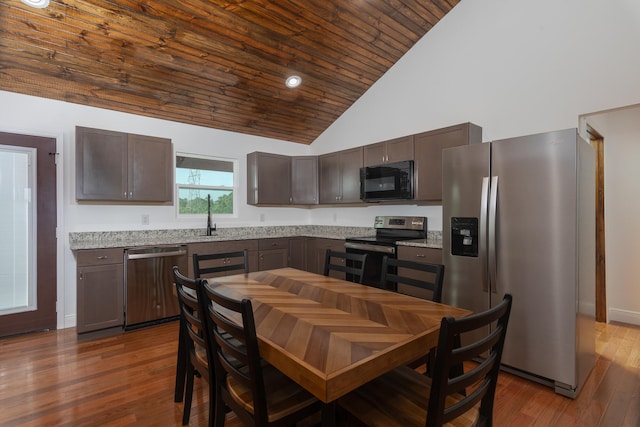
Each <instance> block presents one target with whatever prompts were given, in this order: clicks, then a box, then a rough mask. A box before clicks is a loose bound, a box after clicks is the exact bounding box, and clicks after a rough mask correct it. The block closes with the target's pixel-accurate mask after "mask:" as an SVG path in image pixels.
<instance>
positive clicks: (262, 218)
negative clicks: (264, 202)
mask: <svg viewBox="0 0 640 427" xmlns="http://www.w3.org/2000/svg"><path fill="white" fill-rule="evenodd" d="M260 222H264V214H263V213H261V214H260Z"/></svg>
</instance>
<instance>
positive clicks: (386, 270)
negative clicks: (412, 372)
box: [380, 255, 444, 375]
mask: <svg viewBox="0 0 640 427" xmlns="http://www.w3.org/2000/svg"><path fill="white" fill-rule="evenodd" d="M381 270H382V272H381V277H380V283H381V284H382V287H383V288H384V289H387V290H390V291H394V292H400V293H404V294H408V295H413V296H420V297H423V298H428V299H430V300H431V301H433V302H438V303H439V302H442V285H443V283H444V265H442V264H430V263H422V262H416V261H409V260H399V259H396V258H389V257H388V256H386V255H385V256H384V257H383V258H382V269H381ZM435 358H436V349H435V348H432V349H431V350H429V354H427V355H426V356H424V357H421V358H419V359H417V360H415V361H414V362H411V363H409V364H408V366H410V367H412V368H414V369H417V368H418V367H421V366H422V365H424V366H425V374H427V375H430V374H431V370H432V369H433V364H434V363H435Z"/></svg>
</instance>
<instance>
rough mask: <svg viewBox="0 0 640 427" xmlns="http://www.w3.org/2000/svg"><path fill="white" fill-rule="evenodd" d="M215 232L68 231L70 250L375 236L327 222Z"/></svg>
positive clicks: (367, 229) (368, 231) (370, 231)
mask: <svg viewBox="0 0 640 427" xmlns="http://www.w3.org/2000/svg"><path fill="white" fill-rule="evenodd" d="M213 234H214V235H213V236H206V235H205V230H204V229H202V228H200V229H173V230H133V231H95V232H93V231H92V232H72V233H69V246H70V248H71V250H74V251H75V250H80V249H100V248H119V247H136V246H151V245H175V244H184V243H193V242H217V241H220V242H222V241H226V240H244V239H267V238H274V237H296V236H299V237H321V238H327V239H345V238H347V237H358V236H372V235H374V234H375V230H374V229H373V228H372V227H338V226H328V225H291V226H267V227H235V228H219V229H218V230H216V231H215V232H214V233H213Z"/></svg>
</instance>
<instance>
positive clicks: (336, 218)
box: [333, 213, 338, 223]
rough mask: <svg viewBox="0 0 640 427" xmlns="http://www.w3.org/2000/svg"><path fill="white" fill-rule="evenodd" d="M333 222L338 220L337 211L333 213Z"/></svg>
mask: <svg viewBox="0 0 640 427" xmlns="http://www.w3.org/2000/svg"><path fill="white" fill-rule="evenodd" d="M333 222H334V223H335V222H338V214H337V213H334V214H333Z"/></svg>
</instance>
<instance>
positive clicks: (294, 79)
mask: <svg viewBox="0 0 640 427" xmlns="http://www.w3.org/2000/svg"><path fill="white" fill-rule="evenodd" d="M300 83H302V78H301V77H300V76H289V77H287V81H286V82H285V84H286V85H287V87H298V86H300Z"/></svg>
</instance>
